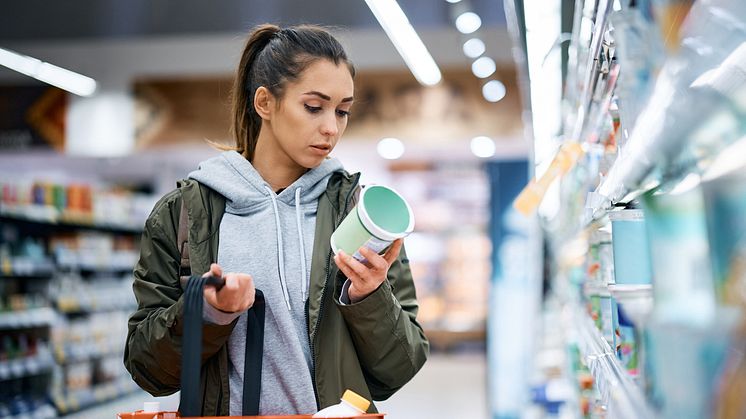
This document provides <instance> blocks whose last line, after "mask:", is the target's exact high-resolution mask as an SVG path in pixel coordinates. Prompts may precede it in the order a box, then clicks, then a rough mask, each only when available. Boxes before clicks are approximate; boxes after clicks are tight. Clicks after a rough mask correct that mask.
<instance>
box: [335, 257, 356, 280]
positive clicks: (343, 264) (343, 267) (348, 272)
mask: <svg viewBox="0 0 746 419" xmlns="http://www.w3.org/2000/svg"><path fill="white" fill-rule="evenodd" d="M347 258H349V256H348V255H347V254H346V253H344V252H342V251H340V252H339V254H337V255H335V256H334V263H336V264H337V267H338V268H339V270H340V271H342V273H343V274H344V275H345V277H347V278H349V279H350V280H351V281H360V280H361V279H360V276H359V275H358V274H357V273H356V272H355V271H354V270H353V269H352V268H350V267H349V266H348V265H347Z"/></svg>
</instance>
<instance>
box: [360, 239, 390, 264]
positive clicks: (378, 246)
mask: <svg viewBox="0 0 746 419" xmlns="http://www.w3.org/2000/svg"><path fill="white" fill-rule="evenodd" d="M391 243H392V242H391V241H388V240H381V239H379V238H377V237H371V238H370V239H368V241H366V242H365V243H363V245H362V246H361V247H367V248H368V249H370V250H372V251H374V252H376V253H381V252H382V251H383V249H385V248H386V247H388V245H390V244H391ZM352 257H354V258H355V259H357V260H359V261H360V262H361V263H366V262H368V260H367V259H365V258H364V257H363V255H361V254H360V251H357V252H355V254H354V255H352Z"/></svg>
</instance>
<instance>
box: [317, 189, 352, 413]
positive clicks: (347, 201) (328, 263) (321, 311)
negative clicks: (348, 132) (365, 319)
mask: <svg viewBox="0 0 746 419" xmlns="http://www.w3.org/2000/svg"><path fill="white" fill-rule="evenodd" d="M359 180H360V177H359V176H356V178H355V181H354V182H353V183H352V187H351V188H350V190H349V192H347V196H346V197H345V205H344V209H343V210H342V211H341V212H340V213H339V215H338V216H337V219H336V221H335V223H334V228H335V229H336V228H337V226H339V224H340V222H341V221H342V220H341V218H342V217H344V215H345V214H346V213H347V207H348V206H349V204H350V197H351V196H352V194H353V193H354V192H355V189H356V188H357V184H358V182H359ZM333 253H334V252H333V251H332V250H331V249H329V254H328V255H327V256H326V270H325V271H324V272H325V274H324V278H325V279H324V288H322V289H321V304H320V305H319V317H318V318H317V319H316V327H315V329H316V335H315V336H314V339H311V328H310V326H309V324H308V317H309V315H310V313H309V312H310V310H309V307H310V306H309V300H306V329H307V330H308V343H309V346H310V350H311V357H312V358H313V362H312V365H311V378H312V380H311V382H312V383H313V395H314V397H315V398H316V407H317V408H321V404H320V401H319V390H318V389H317V388H316V350H315V346H316V345H315V344H314V341H315V340H316V337H317V336H318V335H319V324H321V318H322V317H323V315H324V294H326V285H327V284H328V283H329V273H330V271H329V267H330V266H331V263H332V254H333Z"/></svg>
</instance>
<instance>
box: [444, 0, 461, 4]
mask: <svg viewBox="0 0 746 419" xmlns="http://www.w3.org/2000/svg"><path fill="white" fill-rule="evenodd" d="M446 1H447V2H448V3H451V4H456V3H458V2H460V1H461V0H446Z"/></svg>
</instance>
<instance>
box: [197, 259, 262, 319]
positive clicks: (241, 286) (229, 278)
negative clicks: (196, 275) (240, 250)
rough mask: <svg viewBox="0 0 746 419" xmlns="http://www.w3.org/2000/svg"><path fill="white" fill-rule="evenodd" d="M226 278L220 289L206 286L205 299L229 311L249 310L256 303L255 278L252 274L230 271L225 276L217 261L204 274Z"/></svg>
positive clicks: (220, 308)
mask: <svg viewBox="0 0 746 419" xmlns="http://www.w3.org/2000/svg"><path fill="white" fill-rule="evenodd" d="M210 275H212V276H216V277H218V278H220V277H223V278H225V285H224V286H223V288H221V289H220V291H218V290H216V289H215V287H205V291H204V296H205V300H207V302H208V303H210V305H211V306H213V307H215V308H217V309H218V310H221V311H225V312H227V313H237V312H241V311H245V310H248V309H249V308H251V306H252V305H254V295H255V289H254V279H253V278H252V277H251V275H248V274H240V273H232V272H229V273H227V274H225V276H223V268H221V267H220V265H218V264H217V263H213V264H212V265H210V272H207V273H205V274H204V275H202V276H203V277H204V276H210Z"/></svg>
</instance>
